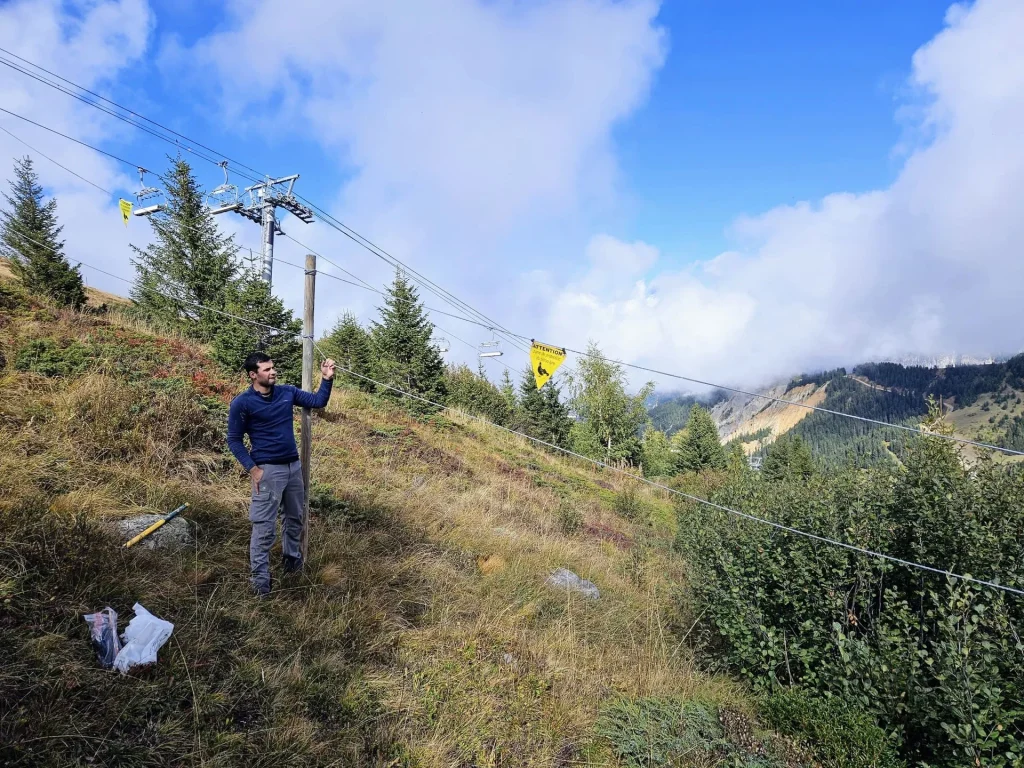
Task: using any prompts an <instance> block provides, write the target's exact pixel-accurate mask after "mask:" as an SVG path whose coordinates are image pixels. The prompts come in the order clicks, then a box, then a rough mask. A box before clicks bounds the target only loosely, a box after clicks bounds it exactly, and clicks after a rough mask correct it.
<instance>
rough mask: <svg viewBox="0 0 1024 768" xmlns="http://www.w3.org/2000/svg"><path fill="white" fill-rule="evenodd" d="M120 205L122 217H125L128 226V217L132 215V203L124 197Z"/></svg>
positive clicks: (125, 223)
mask: <svg viewBox="0 0 1024 768" xmlns="http://www.w3.org/2000/svg"><path fill="white" fill-rule="evenodd" d="M118 205H119V206H120V208H121V218H122V219H124V225H125V226H126V227H127V226H128V217H129V216H131V215H132V204H131V203H130V202H128V201H127V200H125V199H123V198H122V199H121V202H120V203H119V204H118Z"/></svg>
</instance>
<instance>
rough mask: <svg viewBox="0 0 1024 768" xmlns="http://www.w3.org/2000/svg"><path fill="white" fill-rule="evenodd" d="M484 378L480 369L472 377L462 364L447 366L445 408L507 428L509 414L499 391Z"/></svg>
mask: <svg viewBox="0 0 1024 768" xmlns="http://www.w3.org/2000/svg"><path fill="white" fill-rule="evenodd" d="M483 374H484V371H483V366H480V368H479V370H478V372H477V373H473V371H471V370H470V368H469V366H468V365H466V364H465V363H461V364H459V365H453V366H449V367H448V370H447V371H446V373H445V389H446V390H447V393H448V400H447V403H446V404H447V405H451V406H454V407H456V408H461V409H462V410H464V411H466V412H467V413H472V414H475V415H477V416H481V417H483V418H485V419H487V420H488V421H493V422H494V423H495V424H500V425H501V426H503V427H504V426H508V424H509V422H510V419H511V416H512V412H511V411H510V410H509V407H508V403H507V402H506V401H505V398H504V397H503V396H502V394H501V391H500V390H499V389H498V388H497V387H496V386H494V385H493V384H492V383H491V382H490V381H489V380H488V379H487V377H486V376H485V375H483Z"/></svg>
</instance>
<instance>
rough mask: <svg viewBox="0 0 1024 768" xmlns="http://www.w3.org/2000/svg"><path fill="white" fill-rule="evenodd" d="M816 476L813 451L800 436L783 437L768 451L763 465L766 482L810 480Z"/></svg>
mask: <svg viewBox="0 0 1024 768" xmlns="http://www.w3.org/2000/svg"><path fill="white" fill-rule="evenodd" d="M813 474H814V460H813V459H812V458H811V449H810V448H809V447H808V446H807V443H805V442H804V441H803V440H802V439H801V438H800V436H799V435H783V436H782V437H780V438H779V439H778V440H776V441H775V443H774V444H773V445H772V446H771V448H769V449H768V455H767V456H765V457H764V461H763V462H762V463H761V476H762V477H763V478H764V479H765V480H782V479H784V478H804V479H806V478H808V477H810V476H811V475H813Z"/></svg>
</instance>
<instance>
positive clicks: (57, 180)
mask: <svg viewBox="0 0 1024 768" xmlns="http://www.w3.org/2000/svg"><path fill="white" fill-rule="evenodd" d="M152 24H153V20H152V16H151V14H150V10H149V6H148V5H147V4H146V2H144V0H89V1H86V0H81V1H80V2H63V3H62V2H59V1H58V0H18V1H16V2H11V3H5V4H3V5H0V45H2V46H3V47H4V48H6V49H8V50H10V51H13V52H14V53H15V54H17V55H19V56H21V57H23V58H25V59H28V60H30V61H33V62H35V63H38V64H40V65H41V66H43V67H45V68H46V69H49V70H51V71H54V72H61V73H67V72H69V65H70V64H71V63H73V65H74V68H73V73H72V74H71V75H69V76H70V77H72V78H73V79H74V80H75V81H76V82H78V83H80V84H81V85H84V86H85V87H87V88H90V89H98V88H101V87H103V86H104V85H105V84H107V83H109V82H111V81H113V80H115V79H116V78H117V77H118V75H119V74H120V73H121V71H122V70H123V69H124V68H125V67H127V66H128V65H130V64H131V63H132V62H134V61H136V60H137V59H138V58H139V57H140V56H141V55H142V53H143V51H144V50H145V48H146V42H147V39H148V36H149V31H150V29H151V27H152ZM0 103H3V105H4V107H5V108H7V109H9V110H11V111H12V112H17V113H18V114H21V115H24V116H25V117H28V118H30V119H32V120H35V121H37V122H39V123H42V124H44V125H47V126H50V127H52V128H54V129H56V130H58V131H61V132H62V133H66V134H68V135H71V136H74V137H76V138H78V139H80V140H82V141H85V142H88V143H91V144H102V142H103V141H105V140H109V139H113V138H116V137H118V136H121V135H123V133H122V131H123V130H131V129H129V128H127V127H125V128H123V129H122V128H119V127H118V126H117V125H112V123H113V120H112V119H110V118H104V116H103V115H101V114H100V113H99V112H98V111H97V110H95V109H92V108H90V107H88V106H86V105H84V104H82V103H80V102H77V101H75V100H73V99H72V98H71V97H69V96H66V95H64V94H62V93H59V92H57V91H55V90H53V89H51V88H49V87H47V86H45V85H43V84H41V83H38V82H35V81H33V80H31V79H30V78H28V77H27V76H25V75H22V74H19V73H16V72H14V71H13V70H10V69H8V68H6V67H5V68H4V76H3V77H2V78H0ZM0 125H3V127H4V128H6V129H8V130H9V131H11V132H12V133H14V134H15V135H16V136H18V137H20V138H21V139H22V140H23V141H25V142H27V143H28V144H30V145H32V146H33V147H34V148H35V149H36V150H38V151H39V152H42V153H44V154H46V155H49V156H50V157H51V158H53V159H54V160H56V161H57V162H59V163H61V164H63V165H66V166H67V167H68V168H71V169H73V170H74V171H75V172H76V173H78V174H80V175H82V176H84V177H86V178H88V179H90V180H92V181H93V182H95V183H96V184H99V185H100V186H101V187H104V188H106V189H108V190H111V191H116V190H118V189H124V188H126V187H127V188H133V187H135V186H136V182H134V181H133V180H132V177H131V175H130V174H131V171H130V169H126V168H125V167H124V166H123V165H119V164H117V163H116V162H115V161H113V160H110V159H109V158H106V157H103V156H102V155H98V154H96V153H95V152H93V151H92V150H89V149H87V148H85V147H82V146H79V145H77V144H73V143H71V142H69V141H67V140H66V139H63V138H60V137H58V136H55V135H53V134H51V133H48V132H46V131H44V130H42V129H40V128H37V127H35V126H31V125H29V124H27V123H24V122H22V121H20V120H17V119H16V118H14V117H11V116H10V115H4V114H0ZM24 155H31V156H32V157H33V159H34V160H35V167H36V171H37V172H38V174H39V177H40V181H41V183H42V184H43V186H44V188H45V190H46V192H47V194H48V195H55V196H56V197H57V212H58V216H59V218H60V222H61V223H62V224H63V225H64V232H63V237H64V239H65V240H66V243H67V245H66V248H65V252H66V253H67V255H68V256H69V258H70V259H71V260H72V261H74V260H76V259H79V258H80V259H82V260H84V261H87V262H89V263H91V264H95V265H96V266H99V267H101V268H106V269H108V270H111V271H116V272H118V273H119V274H127V275H128V276H130V268H129V265H128V256H127V254H128V249H127V243H128V232H127V231H126V230H125V229H124V226H123V225H122V223H121V217H120V213H119V212H118V209H117V200H116V199H115V198H113V197H110V196H108V195H106V194H104V193H103V192H100V191H98V190H97V189H95V188H94V187H92V186H90V185H89V184H87V183H86V182H84V181H82V180H80V179H78V178H76V177H74V176H72V175H71V174H69V173H68V172H67V171H65V170H62V169H61V168H59V167H57V166H56V165H54V164H53V163H51V162H50V161H49V160H46V159H44V158H43V157H40V156H39V155H38V154H37V152H34V151H32V150H30V149H28V148H26V146H25V145H24V144H22V143H20V142H18V141H17V140H16V139H14V138H12V137H11V136H9V135H8V134H6V133H3V132H0V165H2V166H3V173H2V177H3V178H8V177H9V176H10V169H11V166H12V164H13V159H14V158H17V157H22V156H24ZM126 173H128V174H129V175H125V174H126ZM5 191H6V190H5ZM133 223H134V222H133ZM134 224H135V227H136V229H135V233H136V235H137V234H138V232H139V223H134ZM147 229H148V228H147ZM82 275H83V277H84V278H85V279H86V280H87V282H88V283H89V284H90V285H98V286H100V287H103V288H105V289H108V290H113V291H117V292H119V293H124V292H125V289H126V286H125V284H124V283H120V282H118V281H115V280H113V279H112V278H109V277H105V276H102V275H98V274H97V273H95V272H91V271H90V270H88V269H83V270H82Z"/></svg>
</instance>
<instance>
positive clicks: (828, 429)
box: [650, 354, 1024, 466]
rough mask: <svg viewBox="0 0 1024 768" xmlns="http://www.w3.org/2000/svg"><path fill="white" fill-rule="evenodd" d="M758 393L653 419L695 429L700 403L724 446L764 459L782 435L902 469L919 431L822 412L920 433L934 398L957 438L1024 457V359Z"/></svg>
mask: <svg viewBox="0 0 1024 768" xmlns="http://www.w3.org/2000/svg"><path fill="white" fill-rule="evenodd" d="M951 359H952V357H950V358H947V359H946V360H947V361H948V360H951ZM957 359H958V360H960V361H963V360H967V359H968V358H966V357H958V358H957ZM751 391H757V392H758V393H759V394H761V395H764V396H766V397H751V396H749V395H739V394H729V393H726V392H722V391H721V390H719V391H716V392H713V393H710V394H708V395H705V396H701V397H696V396H693V395H677V396H676V397H674V398H671V399H667V400H663V401H661V402H659V403H658V404H657V405H656V406H654V407H653V408H651V409H650V414H651V420H652V422H653V424H654V426H655V428H657V429H661V430H663V431H665V432H667V433H669V434H671V433H674V432H676V431H679V430H680V429H685V427H686V421H687V419H688V416H689V410H690V408H691V407H692V406H693V404H694V403H697V402H699V403H700V404H701V405H702V406H704V407H705V408H708V409H709V410H710V412H711V415H712V417H713V418H714V419H715V423H716V424H717V425H718V430H719V434H720V435H721V437H722V440H723V442H729V441H730V440H736V441H738V442H739V443H740V444H741V445H742V446H743V449H744V450H745V451H746V452H747V453H748V454H760V453H763V452H764V451H765V450H766V449H767V447H768V446H769V445H770V444H771V443H772V442H774V441H775V440H777V439H778V438H779V437H780V436H781V435H784V434H788V433H793V434H797V435H800V436H801V437H802V438H803V439H804V440H806V441H807V442H808V443H809V444H810V446H811V450H812V452H813V453H814V454H815V456H816V458H818V459H819V460H820V461H822V462H825V463H845V462H849V461H852V462H853V463H855V464H858V465H862V466H870V465H872V464H877V463H880V462H888V461H894V460H895V461H898V460H899V457H900V456H901V455H902V453H903V451H904V449H905V446H906V442H907V439H908V437H909V436H910V433H908V432H906V431H905V430H899V429H893V428H886V427H880V426H877V425H873V424H869V423H866V422H863V421H858V420H855V419H847V418H843V417H842V416H839V415H834V414H829V413H823V412H821V411H814V410H813V407H822V408H827V409H829V410H833V411H837V412H839V413H842V414H851V415H855V416H862V417H865V418H870V419H877V420H879V421H885V422H889V423H892V424H900V425H909V426H916V425H917V424H919V423H920V422H921V420H922V418H923V417H924V416H925V415H926V414H927V413H928V402H927V398H929V397H934V398H935V399H936V401H938V402H940V403H941V406H942V409H943V412H944V413H945V414H946V417H947V420H948V421H949V423H950V424H951V425H952V426H953V428H954V430H955V433H956V434H958V435H960V436H962V437H965V438H968V439H971V440H980V441H983V442H990V443H993V444H996V445H999V446H1002V447H1006V448H1014V449H1016V450H1024V354H1021V355H1017V356H1015V357H1012V358H1009V359H1007V360H1005V361H1002V362H994V361H993V362H984V363H976V362H958V363H957V364H955V365H952V364H951V365H937V366H924V365H906V364H903V363H896V362H880V363H863V364H861V365H857V366H855V367H854V368H853V369H852V370H851V371H847V370H846V369H845V368H838V369H835V370H832V371H822V372H817V373H809V374H802V375H799V376H795V377H793V378H792V379H790V380H789V381H788V382H785V383H783V382H778V383H776V384H774V385H771V386H769V387H766V388H762V389H759V390H751ZM768 398H776V399H781V400H786V401H788V402H785V403H783V402H778V401H777V400H776V401H773V400H771V399H768ZM968 453H969V454H971V455H972V456H973V455H974V453H975V452H973V451H969V452H968Z"/></svg>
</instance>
